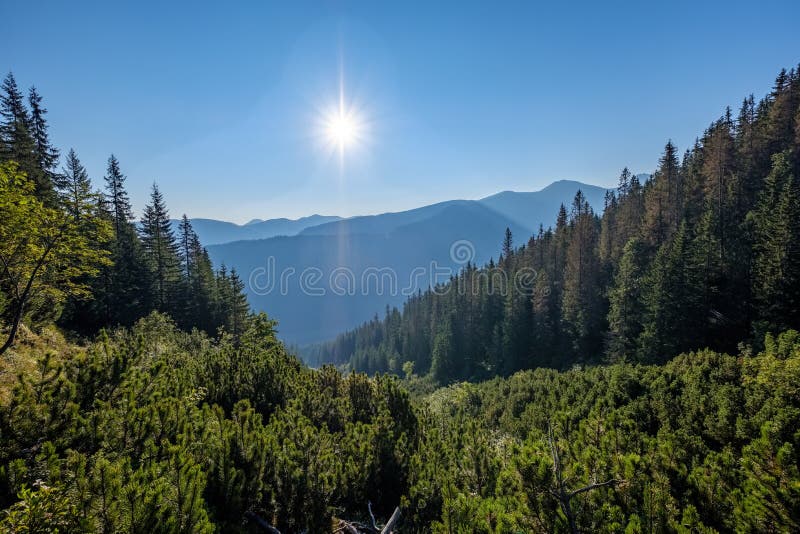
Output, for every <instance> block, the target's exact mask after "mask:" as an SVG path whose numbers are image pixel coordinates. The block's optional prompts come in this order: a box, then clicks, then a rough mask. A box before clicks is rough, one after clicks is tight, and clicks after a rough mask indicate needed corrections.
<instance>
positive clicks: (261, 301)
mask: <svg viewBox="0 0 800 534" xmlns="http://www.w3.org/2000/svg"><path fill="white" fill-rule="evenodd" d="M578 189H581V190H583V191H584V194H586V196H587V198H588V199H589V201H590V202H591V203H592V205H593V206H594V207H595V209H596V210H597V211H598V212H599V211H602V207H603V195H604V194H605V189H603V188H600V187H596V186H591V185H587V184H582V183H579V182H568V181H561V182H556V183H554V184H551V185H550V186H548V187H546V188H544V189H543V190H541V191H537V192H534V193H516V192H511V191H506V192H503V193H498V194H497V195H493V196H490V197H487V198H485V199H482V200H451V201H447V202H440V203H437V204H432V205H429V206H422V207H420V208H416V209H413V210H408V211H403V212H397V213H384V214H380V215H369V216H360V217H351V218H349V219H341V220H337V221H331V222H324V223H323V224H319V225H316V226H308V227H306V228H304V229H303V230H302V231H300V233H299V234H297V235H294V236H289V237H273V238H270V239H261V240H249V241H237V242H232V243H227V244H217V245H214V246H210V247H209V253H210V254H211V258H212V260H213V261H214V263H215V264H216V265H217V266H219V265H221V264H222V263H224V264H225V265H226V266H228V267H235V268H236V270H237V271H238V272H239V273H240V275H241V276H242V278H243V279H244V280H245V282H246V283H247V286H248V297H249V299H250V304H251V305H252V306H253V308H254V309H256V310H267V311H269V313H270V315H272V316H273V317H274V318H276V319H277V320H278V321H279V322H280V325H279V330H280V333H281V336H282V337H283V339H285V340H287V341H289V342H292V343H308V342H313V341H319V340H323V339H327V338H330V337H332V336H334V335H336V334H337V333H339V332H341V331H342V330H345V329H348V328H352V327H354V326H356V325H358V324H359V323H361V322H363V321H365V320H367V319H369V318H371V317H372V316H373V315H374V314H376V313H379V314H382V313H383V311H384V309H385V307H386V306H387V305H400V304H402V303H403V302H404V301H405V299H406V297H407V296H408V295H409V293H413V292H416V291H417V290H419V289H422V290H424V289H425V288H427V287H428V286H429V284H431V283H435V282H437V281H439V282H443V281H445V280H446V279H447V277H448V276H449V274H450V273H454V272H456V271H457V270H458V269H459V268H460V267H461V266H462V265H463V264H464V263H465V262H466V260H467V259H469V260H470V261H472V262H473V263H477V264H479V265H480V264H483V263H485V262H487V261H488V260H489V258H491V257H495V258H496V257H497V256H498V255H499V253H500V247H501V243H502V240H503V234H504V232H505V229H506V227H508V228H510V229H511V231H512V233H513V234H514V238H515V239H514V240H515V242H516V243H517V244H519V243H522V242H525V241H527V239H528V238H529V237H530V235H531V234H532V233H533V232H534V231H536V229H537V228H538V225H539V223H542V224H544V225H545V226H549V225H551V224H553V223H554V221H555V218H556V215H557V213H558V207H559V205H560V204H561V203H564V204H569V203H570V202H571V201H572V198H573V197H574V196H575V192H576V191H577V190H578ZM267 222H271V221H267ZM262 224H265V223H252V224H251V225H248V227H250V226H254V227H258V226H260V225H262ZM454 247H458V251H455V250H453V253H454V255H455V256H456V259H458V260H459V261H458V262H457V261H455V260H454V258H452V257H451V249H453V248H454ZM456 252H457V254H456ZM281 273H283V275H284V283H283V284H281V281H280V277H281ZM414 273H416V274H414ZM412 274H414V277H413V278H414V279H413V283H412V281H411V279H412ZM332 275H333V277H334V280H333V282H337V281H338V282H345V281H347V282H348V284H349V285H348V287H346V288H345V290H344V291H339V293H342V294H337V292H336V291H334V289H335V286H332V285H331V283H332V280H331V276H332ZM378 280H380V283H378ZM270 285H271V287H270ZM281 285H283V286H284V288H283V290H282V289H281ZM379 285H380V286H381V287H378V286H379ZM259 287H261V288H262V289H261V290H259ZM304 287H305V289H304ZM265 288H266V289H265ZM315 293H320V294H319V295H318V294H315Z"/></svg>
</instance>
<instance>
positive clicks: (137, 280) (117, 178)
mask: <svg viewBox="0 0 800 534" xmlns="http://www.w3.org/2000/svg"><path fill="white" fill-rule="evenodd" d="M105 183H106V197H105V206H106V207H107V209H108V215H107V216H108V217H109V218H110V219H111V221H112V226H113V228H114V236H113V240H112V243H111V251H112V260H113V265H112V266H111V267H110V268H109V269H107V270H106V271H105V272H104V273H103V276H102V284H101V286H100V287H98V288H97V293H98V294H101V295H103V302H104V303H105V306H104V308H105V310H104V316H105V319H104V322H105V324H111V325H113V324H133V322H134V321H136V320H137V319H138V318H139V317H141V316H142V315H144V314H145V313H146V312H147V311H149V310H151V309H152V300H153V299H152V294H151V282H150V279H151V273H150V271H149V269H148V266H147V264H146V262H145V259H144V257H143V251H142V246H141V242H140V241H139V238H138V236H137V235H136V228H135V227H134V225H133V223H132V221H133V209H132V207H131V204H130V200H129V199H128V193H127V192H126V191H125V175H124V174H123V173H122V171H121V169H120V165H119V161H118V160H117V158H116V157H115V156H114V155H113V154H112V155H111V156H110V157H109V158H108V167H107V170H106V176H105Z"/></svg>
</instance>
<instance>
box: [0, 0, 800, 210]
mask: <svg viewBox="0 0 800 534" xmlns="http://www.w3.org/2000/svg"><path fill="white" fill-rule="evenodd" d="M73 4H79V5H73ZM161 4H169V5H161ZM229 4H230V5H229ZM234 4H235V5H234ZM0 19H2V20H4V21H5V22H4V24H3V30H2V31H1V32H0V69H2V70H3V71H4V72H6V71H8V70H12V71H13V72H14V74H15V75H16V77H17V81H18V83H20V85H22V86H24V87H26V88H27V87H28V86H30V85H31V84H35V85H36V86H37V88H39V90H40V92H41V93H42V94H43V95H44V98H45V104H46V106H47V107H48V108H49V110H50V114H49V119H50V122H51V132H52V136H53V139H54V141H55V143H56V144H57V146H58V147H59V148H61V149H63V150H66V149H68V148H69V147H74V148H75V150H76V151H77V153H78V155H79V157H80V158H81V159H82V160H83V161H84V163H85V164H86V166H87V168H88V169H89V171H90V174H91V176H92V177H93V179H94V180H95V181H97V182H98V183H99V181H100V180H101V178H102V176H103V173H104V170H105V161H106V159H107V157H108V155H109V154H110V153H112V152H113V153H114V154H116V155H117V157H118V158H119V159H120V162H121V164H122V168H123V171H124V172H125V173H126V174H127V175H128V188H129V191H130V193H131V197H132V200H133V202H134V204H135V206H134V207H135V208H136V209H137V211H138V210H139V209H141V207H142V206H143V204H144V202H145V201H146V200H147V195H148V191H149V188H150V186H151V184H152V183H153V181H157V182H158V184H159V186H160V187H161V189H162V191H163V193H164V194H165V196H166V199H167V202H168V205H169V208H170V211H171V213H172V214H173V216H178V215H180V214H181V213H187V214H188V215H189V216H190V217H213V218H219V219H226V220H233V221H236V222H244V221H246V220H248V219H250V218H253V217H258V218H272V217H282V216H287V217H297V216H302V215H307V214H311V213H323V214H337V215H352V214H362V213H377V212H384V211H395V210H400V209H406V208H411V207H416V206H419V205H422V204H426V203H431V202H435V201H439V200H445V199H451V198H479V197H482V196H486V195H489V194H492V193H495V192H497V191H501V190H506V189H513V190H520V191H522V190H528V191H530V190H535V189H539V188H541V187H543V186H545V185H547V184H548V183H550V182H551V181H553V180H557V179H576V180H582V181H586V182H590V183H595V184H599V185H613V184H614V183H615V182H616V177H617V176H618V174H619V171H620V169H621V168H622V167H623V166H626V165H627V166H629V167H630V168H631V169H632V170H634V171H636V172H647V171H650V170H652V169H653V167H654V165H655V162H656V161H657V159H658V156H659V154H660V152H661V149H662V148H663V145H664V143H665V142H666V140H667V139H668V138H672V139H673V141H674V142H675V143H677V144H678V146H679V147H680V149H681V150H683V149H685V148H686V146H687V145H689V144H690V143H692V142H693V140H694V138H695V137H696V136H697V135H699V134H700V133H701V132H702V130H703V129H704V128H705V127H706V126H707V125H708V124H709V123H710V122H711V121H712V120H714V119H715V118H716V117H717V116H719V115H720V114H721V113H722V111H723V110H724V107H725V106H726V105H731V106H733V107H734V109H736V108H738V106H739V103H740V102H741V99H742V98H743V97H744V96H746V95H747V94H749V93H751V92H752V93H754V94H755V95H756V96H757V97H761V96H763V95H764V94H765V93H766V92H768V91H769V89H770V86H771V84H772V81H773V80H774V77H775V75H776V74H777V72H778V71H779V70H780V68H782V67H787V68H789V67H791V66H793V65H796V64H797V63H798V62H799V61H800V30H798V26H797V21H798V20H800V2H797V1H794V0H787V1H783V2H769V1H766V2H757V3H756V2H685V3H684V2H658V3H656V2H642V1H640V2H587V3H585V4H578V3H570V4H569V5H567V3H565V2H560V3H547V4H544V3H541V4H534V3H533V2H519V3H514V2H480V3H469V2H419V3H413V2H394V3H390V2H364V3H356V2H333V1H327V2H315V3H304V2H281V3H279V2H251V3H245V2H239V3H227V2H208V3H207V4H206V3H203V2H187V3H183V4H179V3H172V2H160V3H157V2H153V3H148V2H135V3H134V2H131V3H129V4H128V5H127V6H126V5H123V3H122V2H102V3H89V2H38V1H35V0H28V1H19V2H18V1H13V0H12V1H9V0H4V1H3V2H2V3H1V4H0ZM9 22H11V23H9ZM31 28H35V30H33V32H31ZM340 77H341V81H342V82H343V85H344V88H345V91H344V94H345V100H346V102H347V103H348V105H349V106H353V107H354V108H356V109H358V110H359V113H360V116H361V117H362V120H363V121H364V122H365V123H366V124H367V125H368V127H367V129H366V130H365V131H364V133H363V137H364V142H363V143H362V144H361V145H360V146H358V147H353V148H352V149H348V150H346V152H345V154H344V159H343V161H340V160H339V158H338V156H337V155H335V154H334V155H331V153H330V151H329V150H326V147H324V146H323V143H322V140H321V139H320V136H319V121H320V113H321V112H322V111H324V110H326V109H327V108H328V107H329V106H330V105H332V104H333V103H335V102H336V100H337V98H338V94H339V87H340V86H339V83H340Z"/></svg>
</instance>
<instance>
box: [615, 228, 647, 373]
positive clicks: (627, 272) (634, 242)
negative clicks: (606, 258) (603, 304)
mask: <svg viewBox="0 0 800 534" xmlns="http://www.w3.org/2000/svg"><path fill="white" fill-rule="evenodd" d="M644 275H645V252H644V245H643V243H642V242H641V241H639V240H638V239H636V238H634V239H631V240H630V241H628V244H627V245H625V249H624V251H623V254H622V259H621V260H620V264H619V268H618V270H617V274H616V276H615V277H614V283H613V284H612V286H611V289H610V290H609V296H608V299H609V311H608V335H607V342H606V355H607V356H608V358H609V359H610V360H612V361H621V360H622V361H624V360H631V359H633V358H635V356H636V346H637V345H636V343H637V341H638V339H639V335H640V334H641V332H642V318H643V316H644V311H645V310H644V302H643V291H644V287H643V285H644Z"/></svg>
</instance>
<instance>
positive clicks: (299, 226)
mask: <svg viewBox="0 0 800 534" xmlns="http://www.w3.org/2000/svg"><path fill="white" fill-rule="evenodd" d="M339 219H341V217H337V216H334V215H316V214H315V215H309V216H308V217H301V218H299V219H286V218H279V219H267V220H261V219H253V220H251V221H249V222H247V223H245V224H236V223H232V222H228V221H218V220H216V219H203V218H198V219H190V221H191V223H192V227H193V228H194V231H195V232H197V235H198V237H199V238H200V242H201V243H203V245H206V246H208V245H218V244H220V243H230V242H232V241H242V240H245V239H266V238H269V237H276V236H291V235H296V234H298V233H300V232H301V231H303V230H304V229H305V228H308V227H309V226H316V225H318V224H324V223H327V222H331V221H337V220H339ZM179 222H180V221H178V220H177V219H173V220H172V226H173V228H174V229H175V231H176V232H177V229H178V224H179Z"/></svg>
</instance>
